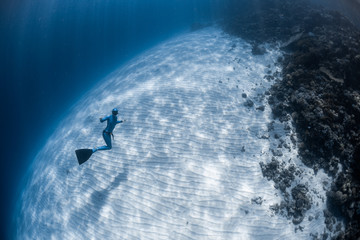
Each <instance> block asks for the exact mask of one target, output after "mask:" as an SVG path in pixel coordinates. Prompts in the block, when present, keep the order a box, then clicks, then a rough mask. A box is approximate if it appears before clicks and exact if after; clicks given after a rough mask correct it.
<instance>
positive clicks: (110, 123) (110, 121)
mask: <svg viewBox="0 0 360 240" xmlns="http://www.w3.org/2000/svg"><path fill="white" fill-rule="evenodd" d="M118 113H119V111H118V110H117V108H114V109H113V110H112V115H109V116H107V117H104V118H100V122H105V121H107V125H106V128H105V129H104V130H103V138H104V141H105V143H106V145H104V146H102V147H95V148H93V149H92V151H93V153H94V152H96V151H98V150H110V149H111V148H112V144H111V137H112V138H114V134H113V131H114V128H115V126H116V124H119V123H123V122H126V120H120V121H118V120H117V116H116V115H118Z"/></svg>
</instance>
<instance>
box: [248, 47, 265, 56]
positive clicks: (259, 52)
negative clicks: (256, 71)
mask: <svg viewBox="0 0 360 240" xmlns="http://www.w3.org/2000/svg"><path fill="white" fill-rule="evenodd" d="M251 53H252V54H253V55H264V54H265V53H266V48H265V47H264V46H259V45H254V46H253V47H252V50H251Z"/></svg>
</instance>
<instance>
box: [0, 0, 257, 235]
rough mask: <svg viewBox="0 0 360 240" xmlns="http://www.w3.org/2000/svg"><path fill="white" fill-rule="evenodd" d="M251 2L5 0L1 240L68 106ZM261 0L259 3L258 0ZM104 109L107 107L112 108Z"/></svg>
mask: <svg viewBox="0 0 360 240" xmlns="http://www.w3.org/2000/svg"><path fill="white" fill-rule="evenodd" d="M234 2H236V3H237V9H239V8H241V6H242V5H241V4H239V2H245V3H246V2H247V3H249V2H248V1H245V0H239V1H236V0H97V1H95V0H37V1H35V0H2V1H1V2H0V98H1V99H0V101H1V104H0V112H1V118H0V119H1V133H2V138H1V145H0V146H1V152H0V153H1V167H0V171H1V172H0V187H1V189H0V191H1V196H2V197H1V198H0V199H1V200H0V201H1V202H0V206H1V207H0V216H1V219H0V221H1V222H0V226H1V227H0V229H1V232H0V234H1V235H0V239H7V238H10V237H9V236H11V232H12V231H13V229H12V228H11V227H12V222H11V219H12V213H13V211H14V207H15V201H16V200H17V199H18V197H19V194H20V191H21V190H22V187H23V182H22V180H23V178H24V175H25V173H26V170H27V169H28V168H29V165H30V163H31V162H32V160H33V159H34V157H35V155H36V154H37V153H38V151H39V150H40V148H41V147H42V146H43V145H44V143H45V142H46V140H47V139H48V137H49V136H50V134H51V133H52V132H53V131H54V129H55V127H56V126H57V125H58V123H59V121H60V120H61V119H63V116H64V115H66V112H67V111H68V109H69V108H70V107H71V106H72V105H73V104H74V103H75V102H76V100H77V99H79V98H80V97H81V96H82V95H83V93H84V92H86V91H88V90H89V89H91V88H92V87H93V86H94V85H95V84H96V83H97V82H98V81H99V80H101V79H103V78H104V77H105V76H106V75H108V74H109V73H111V72H112V71H113V70H115V69H117V68H118V67H119V66H120V65H121V64H123V63H125V62H126V61H127V60H129V59H131V58H132V57H134V56H136V55H138V54H139V53H141V52H142V51H144V50H146V49H148V48H150V47H152V46H154V45H156V44H158V43H159V42H161V41H164V40H166V39H168V38H170V37H171V36H173V35H176V34H179V33H182V32H185V31H189V30H190V29H191V28H192V26H199V24H200V25H201V24H208V23H214V22H216V21H218V20H219V19H221V17H222V14H226V12H224V9H225V8H226V7H228V6H229V4H230V3H234ZM257 2H260V1H254V4H256V3H257ZM106 111H109V109H107V110H106Z"/></svg>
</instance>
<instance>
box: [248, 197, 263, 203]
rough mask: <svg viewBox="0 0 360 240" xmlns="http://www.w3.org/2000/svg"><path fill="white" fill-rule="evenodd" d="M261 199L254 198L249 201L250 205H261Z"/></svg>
mask: <svg viewBox="0 0 360 240" xmlns="http://www.w3.org/2000/svg"><path fill="white" fill-rule="evenodd" d="M263 201H264V200H263V199H262V197H255V198H252V199H251V203H253V204H258V205H261V204H262V203H263Z"/></svg>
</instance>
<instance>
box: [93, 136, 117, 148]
mask: <svg viewBox="0 0 360 240" xmlns="http://www.w3.org/2000/svg"><path fill="white" fill-rule="evenodd" d="M103 138H104V141H105V143H106V146H102V147H98V148H96V150H95V152H96V151H97V150H110V149H111V148H112V144H111V136H110V134H107V133H105V132H104V133H103ZM93 151H94V150H93Z"/></svg>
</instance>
